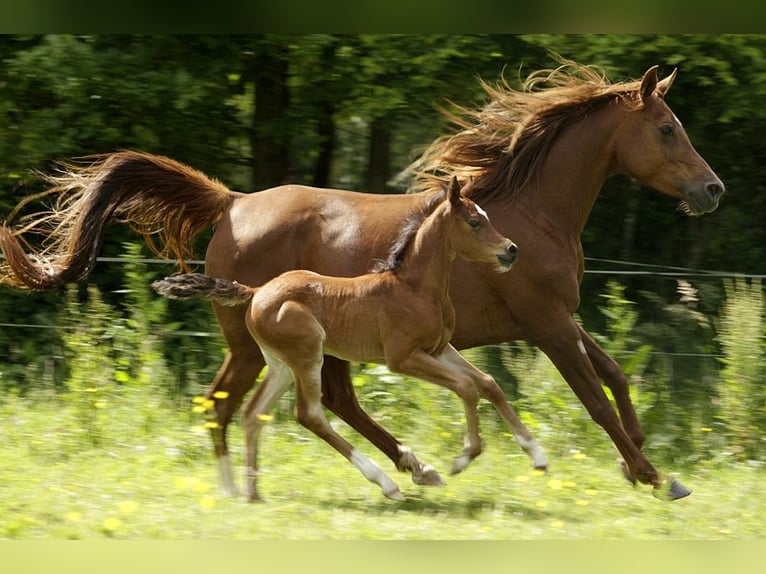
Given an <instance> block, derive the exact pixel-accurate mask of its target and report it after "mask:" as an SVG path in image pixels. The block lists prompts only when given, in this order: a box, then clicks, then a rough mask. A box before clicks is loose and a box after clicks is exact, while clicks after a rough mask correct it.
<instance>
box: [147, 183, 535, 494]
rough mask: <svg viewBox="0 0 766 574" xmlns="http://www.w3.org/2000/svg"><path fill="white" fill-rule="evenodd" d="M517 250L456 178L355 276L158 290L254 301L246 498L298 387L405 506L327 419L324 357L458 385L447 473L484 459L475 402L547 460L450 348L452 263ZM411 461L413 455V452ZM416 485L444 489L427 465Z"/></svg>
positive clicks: (344, 449)
mask: <svg viewBox="0 0 766 574" xmlns="http://www.w3.org/2000/svg"><path fill="white" fill-rule="evenodd" d="M516 251H517V248H516V245H515V244H514V243H513V242H512V241H511V240H510V239H507V238H505V237H503V236H502V235H500V234H499V233H498V232H497V231H496V230H495V228H494V227H493V226H492V225H491V224H490V222H489V219H488V217H487V214H486V213H485V212H484V210H482V209H481V208H480V207H479V206H478V205H476V204H475V203H474V202H473V201H471V200H470V199H467V198H466V197H464V196H462V195H461V190H460V185H459V184H458V181H457V178H452V180H451V182H450V184H449V187H448V189H447V192H446V193H443V192H442V193H438V194H436V195H434V197H433V199H432V201H431V202H429V203H428V204H427V205H426V207H424V209H423V212H422V213H419V214H417V215H416V216H415V218H414V219H411V220H410V221H409V222H408V224H407V225H405V227H404V229H403V231H402V233H401V235H400V237H399V239H398V240H397V241H396V242H395V243H394V245H393V247H392V249H391V253H390V256H389V259H388V261H386V262H380V264H378V266H377V268H376V269H375V270H374V271H373V272H372V273H368V274H365V275H361V276H358V277H351V278H348V277H330V276H324V275H318V274H316V273H313V272H310V271H303V270H299V271H290V272H287V273H284V274H282V275H281V276H279V277H277V278H275V279H272V280H271V281H269V282H268V283H266V284H265V285H262V286H261V287H257V288H254V287H247V286H244V285H241V284H239V283H237V282H236V281H229V280H227V279H218V278H213V277H210V276H207V275H203V274H197V273H191V274H183V275H176V276H173V277H169V278H166V279H164V280H162V281H156V282H155V283H154V284H153V286H154V288H155V289H156V290H157V292H158V293H160V294H161V295H164V296H166V297H171V298H178V299H184V298H191V297H205V298H207V299H213V300H215V301H217V302H219V303H222V304H225V305H240V304H245V303H249V308H248V310H247V312H246V314H245V317H246V323H247V328H248V330H249V331H250V333H251V334H252V336H253V338H254V339H255V340H256V341H257V342H258V345H259V346H260V347H261V349H262V350H263V353H264V356H265V358H266V363H267V365H268V371H267V374H266V377H265V379H264V381H263V383H262V384H261V386H260V387H259V389H258V392H256V394H255V395H253V397H252V398H251V399H250V401H249V402H248V403H247V404H246V406H245V409H244V419H245V420H244V424H245V430H246V444H247V493H248V496H249V498H250V500H259V499H260V495H259V493H258V489H257V484H256V482H257V470H258V461H257V457H258V436H259V433H260V430H261V428H262V427H263V419H264V415H266V414H267V413H268V412H269V411H270V410H271V409H272V408H273V406H274V404H275V403H276V401H277V399H278V398H279V397H280V396H281V395H282V394H283V393H284V392H285V391H286V390H287V388H288V387H289V386H290V384H291V382H293V381H294V382H295V384H296V417H297V419H298V422H300V424H302V425H303V426H305V427H306V428H308V429H309V430H311V431H312V432H313V433H314V434H316V435H317V436H319V437H321V438H322V439H324V440H325V441H327V442H328V443H329V444H330V445H331V446H332V447H333V448H335V449H336V450H337V451H338V452H339V453H340V454H342V455H343V456H344V457H345V458H347V459H348V460H349V461H351V463H352V464H354V465H355V466H356V467H357V468H358V469H359V470H360V471H361V473H362V474H363V475H364V477H365V478H367V479H368V480H370V481H371V482H375V483H377V484H378V485H379V486H380V487H381V489H382V491H383V494H384V495H385V496H387V497H389V498H392V499H394V500H403V496H402V494H401V492H400V490H399V487H398V486H397V485H396V483H394V482H393V481H392V480H391V479H390V478H389V477H388V476H387V475H386V474H385V473H384V472H383V470H382V469H381V468H380V467H378V465H377V464H375V463H374V462H372V461H371V460H370V459H368V458H367V457H366V456H365V455H363V454H362V453H361V452H359V451H358V450H357V449H356V448H354V446H353V445H351V444H350V443H349V442H347V441H346V440H345V439H343V438H342V437H341V436H340V435H339V434H338V433H337V432H335V430H334V429H333V428H332V426H330V424H329V422H328V421H327V419H326V417H325V414H324V411H323V407H322V402H321V394H322V380H321V372H322V364H323V355H324V354H328V355H333V356H336V357H340V358H342V359H345V360H348V361H371V362H385V364H386V365H387V366H388V368H389V369H390V370H391V371H393V372H396V373H401V374H403V375H410V376H413V377H417V378H420V379H423V380H426V381H429V382H432V383H435V384H437V385H441V386H444V387H447V388H448V389H451V390H452V391H454V392H455V393H457V394H458V395H459V396H460V398H461V400H462V401H463V406H464V409H465V416H466V421H467V426H468V429H467V436H466V440H465V446H464V449H463V452H462V453H461V455H460V456H459V457H457V458H456V459H455V462H454V465H453V468H452V472H453V473H457V472H460V471H461V470H463V469H464V468H465V467H466V466H467V465H468V463H469V462H470V461H471V460H473V459H474V458H475V457H476V456H477V455H478V454H479V453H480V452H481V438H480V434H479V421H478V412H477V403H478V399H479V398H480V397H484V398H486V399H488V400H489V401H490V402H492V404H493V405H494V406H495V408H496V409H497V410H498V412H499V413H500V415H501V416H502V418H503V419H504V421H505V422H506V424H507V425H508V427H509V428H510V429H511V431H512V432H513V434H514V436H515V437H516V440H517V441H518V442H519V444H520V445H521V447H522V448H523V449H524V450H525V451H526V452H527V454H529V456H530V457H531V459H532V462H533V464H534V466H535V467H536V468H541V469H545V468H546V466H547V460H546V457H545V454H544V453H543V451H542V449H541V448H540V446H539V445H538V444H537V441H536V440H535V439H534V437H533V436H532V434H531V433H530V432H529V430H527V428H526V427H525V426H524V425H523V424H522V422H521V421H520V420H519V418H518V417H517V415H516V413H515V412H514V411H513V409H512V408H511V406H510V405H509V404H508V402H507V401H506V399H505V395H504V394H503V391H502V390H501V389H500V387H499V385H498V384H497V383H496V382H495V380H494V379H493V378H492V377H491V376H489V375H488V374H486V373H483V372H481V371H479V370H478V369H477V368H476V367H474V366H473V365H472V364H471V363H469V362H468V361H467V360H465V359H464V358H463V357H462V356H461V355H460V354H459V353H458V352H457V351H456V350H455V348H454V347H453V346H452V345H450V344H449V341H450V339H451V337H452V334H453V331H454V327H455V311H454V308H453V306H452V303H451V302H450V299H449V276H450V269H451V267H452V262H453V260H454V259H455V257H456V256H460V257H462V258H464V259H467V260H471V261H477V262H485V263H494V264H495V265H496V266H497V269H498V271H500V272H505V271H508V270H509V269H510V268H511V265H512V264H513V262H514V261H515V259H516ZM412 456H414V455H412ZM420 481H421V482H422V483H424V484H433V483H440V482H441V478H440V477H439V475H438V474H437V473H436V471H435V470H433V468H431V467H427V466H424V465H422V463H420Z"/></svg>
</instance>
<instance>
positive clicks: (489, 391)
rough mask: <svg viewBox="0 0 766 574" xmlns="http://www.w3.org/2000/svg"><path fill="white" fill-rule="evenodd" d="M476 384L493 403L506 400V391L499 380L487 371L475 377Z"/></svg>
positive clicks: (481, 392)
mask: <svg viewBox="0 0 766 574" xmlns="http://www.w3.org/2000/svg"><path fill="white" fill-rule="evenodd" d="M475 384H476V387H477V390H478V392H479V394H480V395H481V396H482V397H484V398H485V399H487V400H488V401H490V402H491V403H493V404H497V403H498V402H500V401H504V400H506V398H505V393H504V392H503V389H501V388H500V385H498V384H497V381H496V380H495V379H494V378H493V377H492V376H491V375H488V374H487V373H481V375H480V376H477V377H476V379H475Z"/></svg>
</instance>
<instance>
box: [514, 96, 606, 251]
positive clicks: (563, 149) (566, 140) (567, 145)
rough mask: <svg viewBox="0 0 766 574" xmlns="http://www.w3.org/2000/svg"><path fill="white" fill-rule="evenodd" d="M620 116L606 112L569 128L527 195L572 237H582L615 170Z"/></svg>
mask: <svg viewBox="0 0 766 574" xmlns="http://www.w3.org/2000/svg"><path fill="white" fill-rule="evenodd" d="M617 113H619V112H616V111H614V110H613V109H608V108H605V109H602V110H600V111H598V112H596V113H594V114H592V115H591V116H589V117H588V118H586V119H584V120H582V121H580V122H579V123H577V124H575V125H573V126H571V127H569V128H568V129H567V130H566V131H565V132H564V133H562V134H561V135H560V136H559V138H558V139H557V140H556V142H554V144H553V145H552V146H551V149H550V151H549V153H548V157H547V159H546V161H545V164H544V165H543V166H542V169H541V171H540V174H539V175H538V176H533V179H532V182H531V183H530V184H529V186H528V187H527V189H526V190H525V191H524V192H523V194H522V195H523V197H524V201H525V202H527V203H528V205H529V207H530V211H531V212H533V213H540V214H544V215H545V217H546V218H548V219H549V220H550V221H551V222H552V223H553V226H554V227H556V228H558V229H559V230H560V231H561V232H565V233H568V234H570V235H571V236H572V237H575V238H578V237H579V236H580V235H581V234H582V230H583V229H584V227H585V224H586V222H587V221H588V217H589V216H590V213H591V211H592V210H593V206H594V204H595V202H596V199H597V198H598V194H599V192H600V191H601V187H602V186H603V185H604V182H605V181H606V178H607V177H608V176H609V175H611V174H612V173H613V172H614V171H615V166H614V165H613V161H614V149H613V147H614V138H613V135H614V130H615V129H616V126H617V118H616V117H615V116H616V114H617Z"/></svg>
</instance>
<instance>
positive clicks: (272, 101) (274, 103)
mask: <svg viewBox="0 0 766 574" xmlns="http://www.w3.org/2000/svg"><path fill="white" fill-rule="evenodd" d="M287 71H288V60H287V46H284V45H281V46H274V47H272V48H271V49H269V50H265V49H264V50H260V51H259V53H257V54H256V55H255V56H254V57H253V58H252V60H251V66H250V68H249V70H248V75H249V78H248V80H250V81H252V82H253V83H254V85H255V96H254V105H255V113H254V114H253V125H252V128H251V130H250V147H251V152H252V169H253V171H252V182H253V187H252V188H253V189H254V190H258V189H264V188H267V187H273V186H275V185H280V184H283V183H287V182H288V181H289V180H290V163H289V158H290V156H289V141H290V137H289V136H290V130H289V127H290V126H289V122H288V119H287V110H288V105H289V93H288V89H287Z"/></svg>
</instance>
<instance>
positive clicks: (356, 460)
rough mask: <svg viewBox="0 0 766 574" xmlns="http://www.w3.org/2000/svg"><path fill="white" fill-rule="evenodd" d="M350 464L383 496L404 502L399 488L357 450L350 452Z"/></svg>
mask: <svg viewBox="0 0 766 574" xmlns="http://www.w3.org/2000/svg"><path fill="white" fill-rule="evenodd" d="M350 460H351V463H352V464H353V465H354V466H355V467H357V468H358V469H359V470H360V471H361V473H362V474H363V475H364V477H365V478H366V479H367V480H369V481H370V482H374V483H376V484H377V485H379V486H380V488H381V489H382V490H383V494H384V495H385V496H387V497H388V498H391V499H393V500H404V496H402V493H401V492H400V491H399V487H398V486H397V485H396V483H395V482H394V481H393V480H391V479H390V478H389V477H388V476H387V475H386V473H385V472H383V469H381V468H380V467H379V466H378V465H377V464H375V463H374V462H372V461H371V460H370V459H369V458H367V457H366V456H364V455H363V454H362V453H361V452H359V451H358V450H357V449H354V450H352V451H351V459H350Z"/></svg>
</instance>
